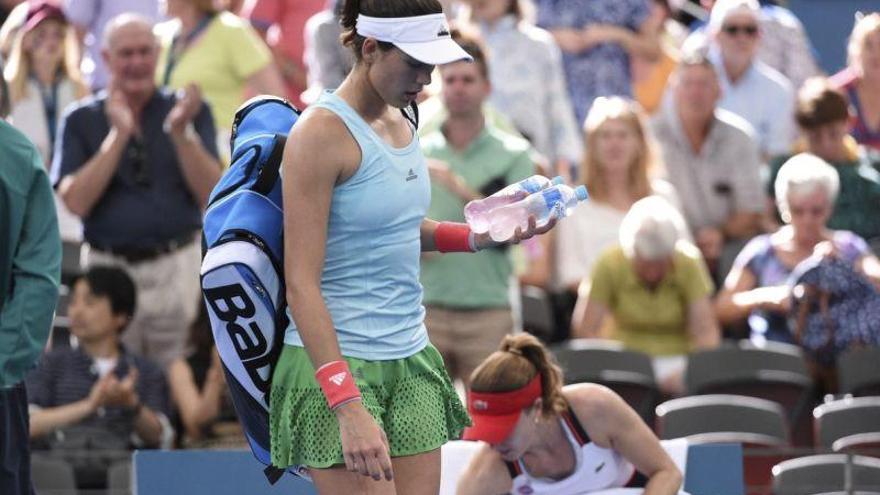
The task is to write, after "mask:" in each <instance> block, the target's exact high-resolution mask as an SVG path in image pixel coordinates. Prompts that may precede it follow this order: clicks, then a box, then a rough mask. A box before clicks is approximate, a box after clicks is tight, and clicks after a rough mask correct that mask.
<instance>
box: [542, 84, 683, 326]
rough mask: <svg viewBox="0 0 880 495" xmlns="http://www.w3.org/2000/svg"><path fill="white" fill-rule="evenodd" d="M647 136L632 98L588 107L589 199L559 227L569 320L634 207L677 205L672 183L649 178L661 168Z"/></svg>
mask: <svg viewBox="0 0 880 495" xmlns="http://www.w3.org/2000/svg"><path fill="white" fill-rule="evenodd" d="M648 133H649V131H648V128H647V127H646V126H645V121H644V114H643V112H642V110H641V108H640V107H639V105H638V104H637V103H636V102H634V101H632V100H629V99H626V98H621V97H616V96H612V97H599V98H596V100H595V102H594V103H593V105H592V107H591V108H590V113H589V114H588V115H587V119H586V122H585V123H584V140H585V143H586V150H587V151H586V153H585V156H584V159H583V161H582V163H581V170H580V174H579V178H580V179H581V180H582V181H584V182H585V183H586V185H587V189H589V191H590V201H587V202H585V203H583V204H581V205H580V206H578V208H576V209H575V210H574V212H573V214H572V215H571V217H570V218H568V219H567V220H566V221H565V222H562V223H561V224H560V225H559V228H558V229H557V234H556V238H555V241H556V242H555V249H554V252H555V255H556V258H555V263H554V266H555V270H554V277H553V278H554V286H555V287H556V290H557V292H558V293H560V296H561V297H559V299H561V300H568V301H569V304H568V305H567V306H566V305H563V306H566V307H563V308H561V309H560V312H561V313H564V314H566V315H568V316H569V317H570V315H571V311H572V310H573V309H574V301H575V300H576V298H577V290H578V286H579V285H580V283H581V280H583V279H584V278H585V277H587V276H588V275H589V274H590V272H591V271H592V268H593V264H594V263H595V262H596V259H597V258H598V257H599V254H600V253H601V252H602V251H604V250H605V249H606V248H608V247H610V246H613V245H614V244H616V243H617V237H618V232H619V230H620V223H621V222H622V221H623V217H624V216H625V215H626V213H627V212H628V211H629V209H630V207H631V206H632V205H633V204H634V203H635V202H636V201H638V200H640V199H642V198H644V197H646V196H649V195H651V194H658V195H660V196H663V197H664V198H665V199H667V200H669V202H670V203H672V205H673V206H676V207H678V205H679V202H678V199H677V196H676V194H675V191H674V189H673V187H672V185H671V184H669V183H668V182H665V181H661V180H656V179H655V180H652V179H651V177H652V176H653V175H655V171H656V170H657V168H658V165H657V161H656V158H655V157H656V154H655V153H654V151H653V145H652V140H651V138H650V136H649V134H648ZM566 296H567V297H566ZM566 309H567V310H566ZM559 323H560V324H561V325H563V326H564V327H565V328H567V326H568V325H567V324H566V322H562V321H560V322H559Z"/></svg>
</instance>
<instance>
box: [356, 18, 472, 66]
mask: <svg viewBox="0 0 880 495" xmlns="http://www.w3.org/2000/svg"><path fill="white" fill-rule="evenodd" d="M357 33H358V34H359V35H361V36H363V37H365V38H375V39H377V40H379V41H385V42H388V43H392V44H393V45H394V46H396V47H397V48H400V49H401V50H402V51H403V52H404V53H406V54H407V55H409V56H410V57H412V58H414V59H416V60H418V61H419V62H422V63H423V64H428V65H442V64H448V63H451V62H457V61H459V60H467V61H473V58H472V57H471V56H470V55H468V54H467V52H465V51H464V50H463V49H462V48H461V47H460V46H458V44H457V43H456V42H455V41H452V36H450V34H449V24H448V23H447V22H446V16H445V15H443V14H428V15H420V16H415V17H370V16H366V15H363V14H359V15H358V19H357Z"/></svg>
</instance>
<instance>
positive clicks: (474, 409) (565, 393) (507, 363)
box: [457, 334, 687, 495]
mask: <svg viewBox="0 0 880 495" xmlns="http://www.w3.org/2000/svg"><path fill="white" fill-rule="evenodd" d="M468 411H469V412H470V414H471V418H473V422H474V426H473V427H472V428H468V429H467V430H465V434H464V438H465V439H466V440H481V441H483V442H486V444H487V445H485V446H484V447H483V448H481V449H480V450H479V451H478V452H477V454H476V455H475V457H474V458H473V459H472V460H471V463H470V465H469V466H468V468H467V470H466V471H465V473H464V475H462V477H461V479H460V481H459V484H458V490H457V493H458V495H482V494H488V493H493V494H494V493H529V494H533V495H543V494H548V495H549V494H553V495H575V494H585V493H591V492H594V491H600V490H605V489H609V488H623V487H644V489H645V490H644V492H643V493H644V494H645V495H672V494H676V493H679V488H680V487H681V484H682V475H681V472H680V471H679V469H678V467H677V466H676V463H675V462H673V460H672V457H670V453H675V456H676V457H677V458H681V457H683V453H684V452H683V451H686V445H687V444H686V442H684V441H675V442H671V443H669V444H668V445H667V448H668V449H669V453H667V451H666V450H664V447H663V446H661V445H660V441H659V440H657V437H656V436H655V435H654V433H653V432H652V431H651V429H650V428H648V425H646V424H645V422H644V421H642V419H641V418H640V417H639V415H638V414H637V413H636V412H635V411H634V410H633V409H632V408H631V407H630V406H629V405H627V404H626V402H624V401H623V399H621V398H620V397H619V396H618V395H617V394H615V393H614V392H612V391H611V390H609V389H608V388H605V387H603V386H601V385H595V384H590V383H580V384H576V385H569V386H566V387H563V386H562V372H561V370H560V369H559V367H558V366H557V365H556V364H554V362H553V360H552V358H551V356H550V353H549V352H548V351H547V349H546V348H545V347H544V346H543V344H541V343H540V342H539V341H538V339H536V338H535V337H533V336H532V335H529V334H520V335H516V336H508V337H506V338H505V339H504V341H503V342H502V343H501V347H500V348H499V350H498V351H496V352H495V353H493V354H492V355H491V356H489V357H488V358H486V360H485V361H483V363H482V364H481V365H480V366H479V367H478V368H477V369H476V370H475V371H474V373H473V375H471V389H470V391H469V392H468Z"/></svg>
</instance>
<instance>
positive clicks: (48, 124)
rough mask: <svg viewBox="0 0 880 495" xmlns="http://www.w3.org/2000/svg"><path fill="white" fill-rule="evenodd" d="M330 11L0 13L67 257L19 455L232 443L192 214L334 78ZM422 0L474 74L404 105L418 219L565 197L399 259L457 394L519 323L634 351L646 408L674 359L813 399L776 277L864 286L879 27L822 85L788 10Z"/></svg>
mask: <svg viewBox="0 0 880 495" xmlns="http://www.w3.org/2000/svg"><path fill="white" fill-rule="evenodd" d="M342 3H343V0H243V1H219V0H164V1H159V0H24V1H18V2H16V1H14V0H13V1H5V2H3V3H2V6H3V10H0V12H2V14H4V15H6V17H5V22H4V23H3V25H2V29H0V60H2V72H3V79H4V80H5V86H4V88H3V90H2V97H3V98H2V99H3V102H4V103H5V105H4V107H3V108H0V111H2V112H4V115H3V117H5V119H6V120H7V121H8V122H9V123H10V124H11V125H12V126H14V127H15V128H16V129H18V131H20V132H21V133H23V134H24V135H25V136H26V137H27V138H28V139H29V140H30V141H31V142H32V143H33V144H34V145H35V147H36V150H37V151H38V153H39V162H40V163H41V164H42V165H43V166H44V168H45V173H46V174H48V176H49V178H50V182H51V184H52V186H53V188H54V203H52V204H44V205H41V206H40V207H41V208H47V209H53V208H54V209H55V211H56V212H57V216H58V230H59V235H60V238H61V240H62V242H63V244H64V247H65V249H64V259H63V261H62V280H61V282H62V289H61V297H60V300H59V308H58V311H57V313H56V317H55V332H54V335H53V336H52V338H51V339H50V343H49V346H48V347H47V349H46V350H45V352H44V354H43V356H42V358H41V359H40V361H39V364H38V365H37V367H36V368H35V369H33V370H31V371H30V372H29V373H28V374H27V375H26V378H25V384H26V388H27V393H28V404H29V413H30V422H31V426H30V437H31V445H32V448H33V449H34V450H35V451H36V452H40V451H45V452H48V453H50V454H52V455H55V456H60V457H64V458H65V459H67V461H68V462H70V463H71V464H72V465H73V467H74V468H75V471H76V474H77V483H78V484H79V485H80V487H81V488H98V489H100V488H103V487H105V486H106V483H107V479H106V469H107V466H109V465H111V464H113V463H114V462H117V461H124V460H125V458H126V456H125V455H124V454H125V452H127V451H129V450H130V449H134V448H195V447H198V448H230V447H244V446H246V442H245V439H244V436H243V434H242V432H241V430H240V428H239V427H238V425H237V422H236V419H235V413H234V410H233V409H232V405H231V402H230V399H229V396H228V394H227V393H226V391H225V382H224V378H223V370H222V366H221V364H220V361H219V357H218V355H217V353H216V352H215V350H214V348H213V340H212V338H211V332H210V324H209V322H208V319H207V315H206V313H205V311H204V308H203V307H202V306H203V303H202V299H201V295H200V289H199V282H198V276H199V274H198V267H199V265H200V243H199V239H200V228H201V218H202V213H203V210H204V208H205V205H206V202H207V198H208V196H209V194H210V192H211V190H212V188H213V187H214V185H215V184H216V183H217V181H218V180H219V178H220V176H221V174H222V173H223V170H224V169H225V167H227V166H228V161H229V157H230V150H229V142H230V136H231V132H232V120H233V115H234V113H235V110H236V109H237V108H238V107H239V106H240V105H241V104H242V103H243V102H244V101H246V100H247V99H248V98H250V97H251V96H254V95H257V94H272V95H277V96H282V97H285V98H287V99H288V100H289V101H290V102H292V103H293V104H294V105H295V106H297V107H299V108H301V109H304V108H307V107H308V105H309V103H311V102H313V101H315V100H316V99H317V98H318V96H319V95H320V94H321V92H323V91H326V90H332V89H333V88H335V87H336V86H337V85H338V84H339V83H340V82H341V81H342V80H343V79H344V77H345V75H346V74H347V73H348V70H349V69H350V68H351V66H352V64H353V63H354V61H353V60H352V58H351V55H350V53H349V51H348V50H346V49H344V48H343V47H342V45H341V43H340V40H339V35H340V33H341V27H340V25H339V15H340V8H341V5H342ZM442 3H443V4H444V11H445V12H446V14H447V17H448V18H449V20H450V23H451V25H452V26H453V36H454V37H455V38H456V39H457V41H458V42H459V44H460V45H462V46H463V47H464V48H465V50H466V51H467V52H468V53H469V54H470V55H471V56H472V57H473V59H474V62H473V63H468V62H456V63H452V64H448V65H446V66H442V67H438V68H437V69H436V71H435V73H434V74H435V76H434V78H433V83H432V84H431V85H430V86H429V87H428V88H427V89H426V90H425V91H424V92H423V93H422V94H421V95H420V96H419V101H420V109H421V112H420V113H421V115H420V127H419V136H420V143H421V146H422V148H423V151H424V154H425V156H426V157H427V158H428V164H429V171H430V175H431V184H432V186H431V187H432V191H431V192H432V200H431V206H430V210H429V215H428V216H429V217H431V218H433V219H436V220H448V221H459V222H460V221H464V216H463V207H464V205H465V204H466V203H467V202H468V201H471V200H475V199H480V198H483V197H485V196H488V195H491V194H492V193H494V192H496V191H498V190H500V189H502V188H503V187H505V186H507V185H509V184H512V183H514V182H517V181H519V180H522V179H524V178H526V177H529V176H531V175H533V174H536V173H537V174H543V175H546V176H548V177H552V176H556V175H561V176H562V177H564V178H565V180H566V181H567V182H569V183H583V184H586V186H587V188H588V190H589V193H590V201H588V202H587V203H585V204H582V205H581V206H579V207H578V208H577V209H575V210H574V211H573V214H572V215H571V216H570V217H569V218H567V219H565V220H564V221H562V222H561V223H560V224H559V225H558V227H557V228H555V229H554V230H553V231H551V232H550V233H549V234H548V235H545V236H541V237H539V238H533V239H529V240H528V241H526V242H524V243H522V244H521V245H516V246H512V247H503V248H492V249H488V250H486V251H484V252H480V253H478V254H475V255H463V254H444V255H440V254H429V255H424V256H423V259H422V266H421V282H422V285H423V286H424V289H425V292H424V305H425V307H426V318H425V324H426V326H427V329H428V332H429V335H430V337H431V340H432V342H433V343H434V345H435V346H436V347H437V348H438V350H439V351H440V352H441V353H442V354H443V357H444V360H445V362H446V364H447V367H448V369H449V372H450V375H451V376H452V377H453V378H454V379H457V380H459V381H460V383H462V384H463V385H464V386H465V387H467V386H468V385H469V382H470V379H471V374H472V372H473V371H474V369H475V368H477V366H478V365H479V363H480V362H482V361H483V360H484V359H485V358H486V357H487V356H489V355H490V354H492V352H493V351H494V350H495V349H497V348H498V346H499V343H500V342H502V341H503V340H504V338H505V336H506V335H508V334H511V333H514V332H517V331H520V330H522V329H525V330H527V331H530V332H532V333H535V334H536V335H537V336H538V337H539V338H540V339H542V340H543V341H544V342H545V343H548V344H556V343H561V342H566V341H568V340H570V339H597V338H598V339H611V340H617V341H620V342H622V343H623V345H624V346H625V347H626V348H628V349H632V350H636V351H639V352H642V353H645V354H648V355H649V356H651V358H652V359H653V363H654V366H655V370H656V376H657V379H658V383H659V385H660V389H661V390H662V391H663V393H664V394H666V395H667V396H669V397H674V396H678V395H681V394H682V393H683V392H684V382H683V373H684V370H685V367H686V363H687V356H688V354H690V353H692V352H696V351H700V350H705V349H713V348H717V347H718V346H720V345H721V344H722V342H723V341H725V340H740V339H748V340H751V341H753V342H755V343H757V344H761V343H764V342H767V341H778V342H784V343H788V344H792V345H795V346H804V349H805V353H806V356H807V358H808V360H809V362H810V363H811V365H812V369H813V370H814V372H815V378H816V380H817V384H819V386H820V388H819V389H820V390H821V391H823V392H829V393H833V392H835V384H834V382H833V380H831V379H829V377H831V376H833V368H834V362H835V361H834V356H833V355H832V356H829V355H827V354H824V355H823V354H822V353H823V352H825V353H828V352H838V351H831V350H827V349H826V350H824V351H818V353H817V351H816V350H815V346H813V347H810V346H808V345H805V342H809V339H810V338H811V337H810V335H808V332H809V328H811V327H809V326H805V325H799V324H798V323H797V318H796V317H797V314H796V313H795V312H796V311H808V310H809V311H817V312H821V311H823V309H822V308H821V307H816V308H808V309H803V308H802V307H798V305H797V304H796V303H795V300H796V296H797V294H796V293H797V287H796V284H795V283H793V280H794V278H795V275H797V274H798V273H799V271H800V267H801V266H802V265H803V264H805V263H832V262H833V263H835V264H837V265H839V266H840V267H842V268H841V269H842V270H843V271H844V272H845V273H847V274H848V275H847V276H849V277H852V278H854V279H858V280H861V281H863V282H867V283H868V285H867V287H868V289H867V290H872V291H877V290H880V261H878V258H877V255H878V253H880V12H864V13H858V14H857V16H856V20H855V22H854V25H853V27H852V32H851V35H850V37H849V39H848V40H841V41H840V43H841V45H842V46H843V45H844V44H845V46H846V53H847V61H846V65H845V67H840V70H839V72H837V73H836V74H824V73H822V71H821V70H820V69H819V64H818V63H817V60H816V58H815V55H814V53H815V52H814V50H813V48H812V47H811V42H810V34H811V33H808V32H807V31H806V30H805V29H804V27H803V25H802V24H801V23H800V21H798V19H797V17H796V16H795V14H794V13H793V12H792V11H791V10H788V9H786V8H785V6H784V3H785V2H778V1H769V0H762V1H760V2H759V1H758V0H717V1H711V0H702V2H693V3H689V2H685V1H684V0H679V1H673V0H445V1H443V2H442ZM683 3H689V5H690V6H691V7H692V8H690V9H688V11H689V12H694V11H697V12H701V13H702V14H704V18H703V19H697V20H693V19H691V20H690V22H685V16H684V15H683V13H682V11H681V10H680V7H681V6H682V4H683ZM697 4H699V5H697ZM0 144H2V143H0ZM3 159H4V158H0V167H2V166H3V165H2V162H3ZM0 176H2V172H0ZM3 287H5V282H4V285H3ZM526 295H529V298H530V300H535V299H536V300H537V301H539V302H540V303H541V304H542V305H543V306H542V307H546V308H548V311H547V314H544V315H543V321H541V322H538V323H536V318H535V315H534V314H533V313H532V311H533V310H534V305H532V304H526V303H525V301H526V299H527V298H526ZM874 300H876V298H875V299H874ZM2 308H3V306H2V305H0V309H2ZM826 309H827V308H826ZM828 314H829V315H830V316H828V317H829V318H833V317H834V314H833V313H828ZM838 327H839V329H838V331H839V332H846V331H847V330H846V328H847V327H846V326H845V325H844V324H843V323H841V325H839V326H838ZM875 328H876V326H875ZM805 332H807V333H805ZM3 338H4V337H3V335H0V347H2V345H3V340H2V339H3ZM860 338H861V339H862V340H861V341H860V342H859V344H858V345H873V346H877V345H880V335H876V334H869V335H867V336H866V335H861V337H860ZM855 340H856V339H855V338H853V341H854V342H855ZM854 345H855V344H854ZM0 385H4V386H5V385H8V384H5V383H4V382H3V381H0ZM84 452H85V453H87V454H88V455H84V454H83V453H84Z"/></svg>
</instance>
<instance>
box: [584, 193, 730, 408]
mask: <svg viewBox="0 0 880 495" xmlns="http://www.w3.org/2000/svg"><path fill="white" fill-rule="evenodd" d="M683 226H684V219H683V218H682V217H681V214H679V213H678V210H676V209H675V208H674V207H673V206H672V205H671V204H669V202H668V201H666V200H664V199H663V198H661V197H659V196H648V197H646V198H644V199H641V200H639V201H637V202H636V203H635V204H633V206H632V208H630V210H629V212H628V213H627V214H626V216H625V217H624V219H623V222H622V223H621V225H620V237H619V245H618V246H615V247H613V248H610V249H609V250H606V251H605V252H604V253H603V254H602V255H601V256H600V257H599V259H598V260H597V261H596V264H595V265H594V267H593V272H592V274H591V276H590V277H588V278H587V279H585V280H584V283H583V284H582V285H581V290H580V291H579V292H580V293H579V297H578V303H577V307H576V308H575V314H574V317H573V322H572V332H573V334H574V336H575V337H580V338H595V337H599V336H603V337H604V336H605V335H604V333H603V332H602V330H603V329H604V328H603V327H604V325H603V323H605V317H606V315H608V314H611V315H613V322H611V323H612V324H611V325H610V327H611V331H610V335H608V336H609V337H611V338H613V339H615V340H620V341H621V342H623V343H624V345H625V346H626V347H627V348H630V349H634V350H637V351H640V352H644V353H646V354H649V355H651V356H652V357H653V358H654V368H655V373H656V375H657V380H658V382H659V384H660V387H661V389H663V390H664V391H665V392H667V393H670V394H673V395H678V394H680V393H682V392H683V383H682V380H681V375H682V371H683V370H684V366H685V357H686V356H687V354H688V353H689V352H691V351H693V350H696V349H707V348H712V347H716V346H717V345H718V344H719V342H720V338H721V337H720V331H719V329H718V324H717V323H716V321H715V317H714V315H713V314H712V304H711V302H710V300H709V296H711V294H712V291H713V287H712V281H711V279H710V278H709V271H708V270H707V268H706V264H705V262H704V261H703V258H702V256H701V255H700V251H699V249H697V247H696V246H694V245H693V244H691V243H690V242H688V241H686V240H684V239H683V238H682V237H681V235H680V232H682V231H683V230H684V229H683Z"/></svg>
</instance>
